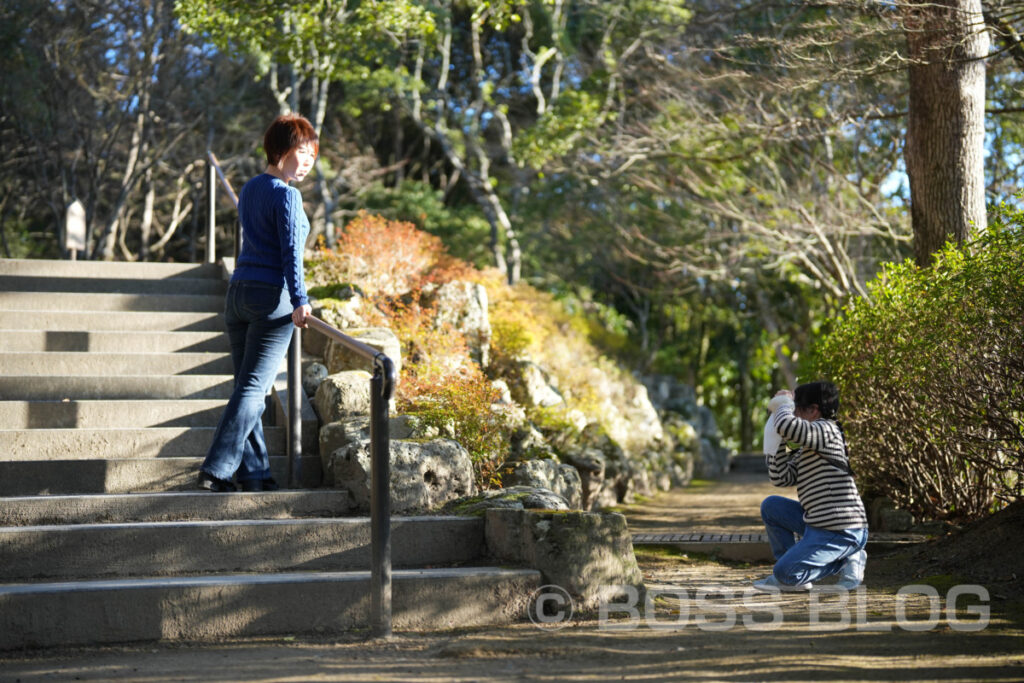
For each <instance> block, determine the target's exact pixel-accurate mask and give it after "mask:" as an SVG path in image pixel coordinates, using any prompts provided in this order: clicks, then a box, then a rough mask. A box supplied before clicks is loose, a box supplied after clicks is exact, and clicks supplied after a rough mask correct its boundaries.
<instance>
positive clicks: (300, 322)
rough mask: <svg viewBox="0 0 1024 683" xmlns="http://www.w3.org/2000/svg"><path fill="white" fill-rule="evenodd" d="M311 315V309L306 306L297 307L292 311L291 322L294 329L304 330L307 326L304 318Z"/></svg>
mask: <svg viewBox="0 0 1024 683" xmlns="http://www.w3.org/2000/svg"><path fill="white" fill-rule="evenodd" d="M311 315H313V309H312V308H311V307H310V306H308V305H303V306H299V307H298V308H296V309H295V310H294V311H292V322H293V323H295V327H302V328H305V327H307V326H308V323H307V322H306V318H308V317H310V316H311Z"/></svg>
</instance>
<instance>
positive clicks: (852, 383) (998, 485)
mask: <svg viewBox="0 0 1024 683" xmlns="http://www.w3.org/2000/svg"><path fill="white" fill-rule="evenodd" d="M869 291H870V294H871V299H870V300H859V301H856V302H854V303H853V304H852V305H850V306H849V307H848V308H847V309H846V310H845V311H844V315H843V317H842V319H841V320H840V321H839V322H838V323H837V324H836V325H835V327H834V329H833V330H832V332H831V333H829V334H828V335H827V336H825V337H824V338H823V339H822V340H821V341H820V342H819V344H818V345H817V348H816V358H817V370H818V372H819V373H820V374H821V375H822V376H825V377H830V378H832V379H833V381H835V382H836V384H837V385H839V387H840V391H841V397H842V409H841V417H842V418H843V419H844V424H845V426H846V428H847V434H848V435H849V441H850V444H849V445H850V450H851V455H852V459H853V465H854V469H855V470H856V471H857V472H858V474H859V475H860V477H861V481H862V484H863V486H864V487H865V488H866V489H867V492H868V494H869V495H871V494H881V495H884V496H886V497H889V498H891V499H893V500H894V501H895V502H896V503H897V504H898V505H899V506H900V507H902V508H904V509H907V510H910V511H911V512H914V513H915V514H916V515H917V516H919V517H923V518H933V519H934V518H940V519H951V520H967V519H972V518H977V517H979V516H982V515H984V514H986V513H988V512H990V511H992V510H993V509H994V508H997V507H999V506H1001V505H1002V504H1004V503H1006V502H1008V501H1012V500H1013V499H1015V498H1018V497H1020V496H1021V495H1022V493H1024V490H1022V489H1024V381H1022V378H1024V213H1022V212H1021V211H1019V210H1017V211H1015V210H1011V209H1009V208H1007V207H1005V206H1003V207H1000V208H998V209H997V210H995V211H994V212H993V214H992V220H991V224H990V225H989V227H988V229H987V230H985V231H983V232H981V233H980V234H978V235H977V236H976V237H974V238H973V239H972V240H971V241H970V242H968V243H966V244H964V245H963V246H960V247H958V246H955V245H951V244H950V245H947V246H946V247H945V248H944V249H943V250H942V251H941V252H939V253H937V254H936V255H935V259H934V262H933V264H932V266H931V267H929V268H919V267H917V266H916V265H915V264H913V263H912V262H910V261H907V262H905V263H902V264H895V265H893V264H890V265H888V266H887V267H886V268H885V269H884V270H883V272H882V274H881V275H880V276H879V278H878V279H877V281H875V282H874V283H872V284H871V285H870V286H869Z"/></svg>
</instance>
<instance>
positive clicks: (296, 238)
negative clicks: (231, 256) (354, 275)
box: [231, 173, 309, 308]
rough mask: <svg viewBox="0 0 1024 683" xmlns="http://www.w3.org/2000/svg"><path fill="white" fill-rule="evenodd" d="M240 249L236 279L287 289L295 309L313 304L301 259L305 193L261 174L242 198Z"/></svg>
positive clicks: (306, 231)
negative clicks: (304, 277)
mask: <svg viewBox="0 0 1024 683" xmlns="http://www.w3.org/2000/svg"><path fill="white" fill-rule="evenodd" d="M238 218H239V220H240V221H241V223H242V249H241V252H240V253H239V254H238V262H237V263H236V264H235V272H234V273H233V274H232V275H231V279H232V280H256V281H259V282H267V283H270V284H272V285H277V286H279V287H287V288H288V294H289V295H290V296H291V302H292V307H293V308H298V307H299V306H304V305H306V304H308V303H309V298H308V297H307V296H306V283H305V282H304V281H303V276H302V254H303V251H304V250H305V246H306V237H307V236H308V235H309V219H307V218H306V212H305V211H303V210H302V194H301V193H300V192H299V191H298V190H297V189H296V188H294V187H291V186H289V185H288V184H287V183H286V182H284V181H283V180H280V179H279V178H275V177H274V176H272V175H270V174H269V173H264V174H262V175H258V176H256V177H255V178H253V179H252V180H250V181H249V182H247V183H246V184H245V185H244V186H243V187H242V191H241V192H240V193H239V196H238Z"/></svg>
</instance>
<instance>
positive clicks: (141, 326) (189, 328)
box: [0, 301, 226, 334]
mask: <svg viewBox="0 0 1024 683" xmlns="http://www.w3.org/2000/svg"><path fill="white" fill-rule="evenodd" d="M223 309H224V306H223V301H222V302H221V305H220V306H218V307H217V308H216V309H211V310H215V311H222V310H223ZM0 329H3V330H47V331H50V330H58V331H67V332H104V331H114V332H122V333H123V332H124V331H134V332H219V333H221V334H223V333H224V332H225V329H226V328H225V327H224V316H223V315H222V314H221V313H212V312H210V311H201V312H187V311H186V312H166V311H122V312H121V313H120V314H119V315H111V314H110V313H109V312H108V311H51V310H45V311H43V310H37V311H25V310H15V311H8V310H3V307H2V306H0Z"/></svg>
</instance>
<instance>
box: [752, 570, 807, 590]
mask: <svg viewBox="0 0 1024 683" xmlns="http://www.w3.org/2000/svg"><path fill="white" fill-rule="evenodd" d="M812 588H814V584H813V583H810V582H807V583H801V584H797V585H796V586H787V585H786V584H784V583H779V580H778V579H776V578H775V575H774V574H769V575H768V576H766V577H764V578H763V579H758V580H757V581H755V582H754V590H759V591H761V592H763V593H771V592H773V591H782V592H784V593H801V592H803V591H809V590H811V589H812Z"/></svg>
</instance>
